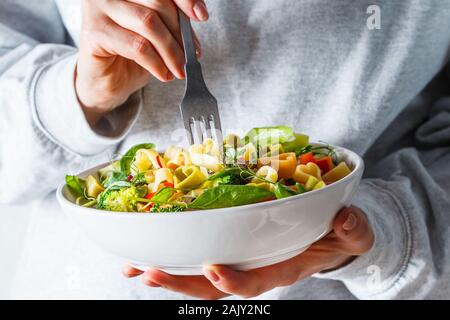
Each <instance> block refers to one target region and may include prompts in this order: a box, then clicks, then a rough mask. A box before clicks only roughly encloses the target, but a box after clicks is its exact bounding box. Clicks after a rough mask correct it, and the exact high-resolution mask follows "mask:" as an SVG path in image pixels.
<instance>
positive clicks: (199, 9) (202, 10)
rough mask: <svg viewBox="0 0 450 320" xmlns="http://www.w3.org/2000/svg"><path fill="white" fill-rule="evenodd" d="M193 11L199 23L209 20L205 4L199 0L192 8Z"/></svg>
mask: <svg viewBox="0 0 450 320" xmlns="http://www.w3.org/2000/svg"><path fill="white" fill-rule="evenodd" d="M192 9H193V10H194V14H195V16H196V17H197V19H198V20H200V21H206V20H208V18H209V14H208V9H207V8H206V4H205V3H204V2H203V1H202V0H199V1H197V3H196V4H195V5H194V7H193V8H192Z"/></svg>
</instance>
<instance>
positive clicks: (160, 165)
mask: <svg viewBox="0 0 450 320" xmlns="http://www.w3.org/2000/svg"><path fill="white" fill-rule="evenodd" d="M156 161H157V162H158V165H159V167H160V168H163V165H162V163H161V157H160V156H157V157H156Z"/></svg>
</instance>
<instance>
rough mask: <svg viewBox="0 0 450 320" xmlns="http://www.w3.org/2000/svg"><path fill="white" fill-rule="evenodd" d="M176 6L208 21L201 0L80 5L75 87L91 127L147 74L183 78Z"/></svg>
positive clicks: (99, 0)
mask: <svg viewBox="0 0 450 320" xmlns="http://www.w3.org/2000/svg"><path fill="white" fill-rule="evenodd" d="M177 7H179V8H180V9H182V10H183V11H184V12H185V13H186V14H187V15H188V16H189V17H190V18H191V19H193V20H196V21H205V20H207V19H208V11H207V9H206V6H205V3H204V2H203V0H127V1H126V0H83V3H82V8H83V27H82V32H81V39H80V40H81V41H80V50H79V58H78V64H77V69H76V75H75V88H76V91H77V95H78V99H79V100H80V103H81V104H82V105H83V109H84V112H85V114H86V116H87V118H88V121H89V122H90V123H91V124H92V123H95V122H96V121H97V120H98V119H99V118H101V116H102V115H104V114H105V113H107V112H109V111H111V110H113V109H114V108H116V107H117V106H119V105H121V104H123V103H124V102H125V101H126V100H127V99H128V97H129V96H130V95H131V94H132V93H133V92H135V91H137V90H138V89H140V88H142V87H143V86H145V85H146V84H147V83H148V82H149V80H150V78H151V76H150V75H153V76H154V77H156V78H157V79H159V80H160V81H163V82H167V81H171V80H173V79H174V77H177V78H180V79H181V78H184V71H183V66H184V53H183V46H182V42H181V34H180V30H179V24H178V13H177ZM195 42H196V47H197V53H198V55H200V43H199V41H198V39H195Z"/></svg>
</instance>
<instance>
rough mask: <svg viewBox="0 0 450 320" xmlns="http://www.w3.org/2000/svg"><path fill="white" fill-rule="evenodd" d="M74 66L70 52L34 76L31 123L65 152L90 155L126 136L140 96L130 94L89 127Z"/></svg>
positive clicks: (135, 113)
mask: <svg viewBox="0 0 450 320" xmlns="http://www.w3.org/2000/svg"><path fill="white" fill-rule="evenodd" d="M76 64H77V55H76V53H73V54H70V55H68V56H65V57H62V58H61V59H60V60H58V61H57V62H56V63H54V64H51V65H48V66H46V67H44V68H43V69H42V70H41V71H40V73H39V74H38V75H37V77H36V80H35V82H34V86H33V88H32V96H34V107H35V110H36V112H35V115H36V118H37V119H35V120H36V121H37V122H39V124H40V126H41V127H42V128H43V130H44V131H45V133H46V134H47V135H49V136H50V138H51V139H52V140H54V141H55V142H56V143H57V144H59V145H61V146H62V147H64V148H65V149H67V150H69V151H72V152H74V153H77V154H80V155H94V154H98V153H100V152H102V151H104V150H106V149H107V148H108V147H110V146H113V145H115V144H117V143H119V142H120V141H121V140H122V139H123V138H124V137H125V136H126V135H127V133H128V132H129V130H130V129H131V127H132V125H133V124H134V122H135V120H136V118H137V116H138V113H139V111H140V109H141V104H142V97H141V92H138V93H135V94H133V95H132V96H131V97H130V98H129V99H128V101H127V102H126V103H125V104H124V105H123V106H121V107H119V108H117V109H115V111H113V112H111V113H110V114H108V115H106V116H105V117H104V118H102V119H101V120H100V121H99V123H98V125H97V126H96V127H91V126H90V125H89V123H88V122H87V120H86V117H85V115H84V112H83V110H82V107H81V105H80V103H79V101H78V98H77V95H76V92H75V85H74V74H75V68H76ZM33 93H34V95H33Z"/></svg>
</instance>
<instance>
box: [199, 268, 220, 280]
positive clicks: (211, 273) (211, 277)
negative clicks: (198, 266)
mask: <svg viewBox="0 0 450 320" xmlns="http://www.w3.org/2000/svg"><path fill="white" fill-rule="evenodd" d="M203 273H204V274H205V277H206V278H208V279H209V280H210V281H212V282H218V281H219V280H220V277H219V276H218V275H217V273H216V272H215V271H214V270H213V269H211V268H209V267H205V268H203Z"/></svg>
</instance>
